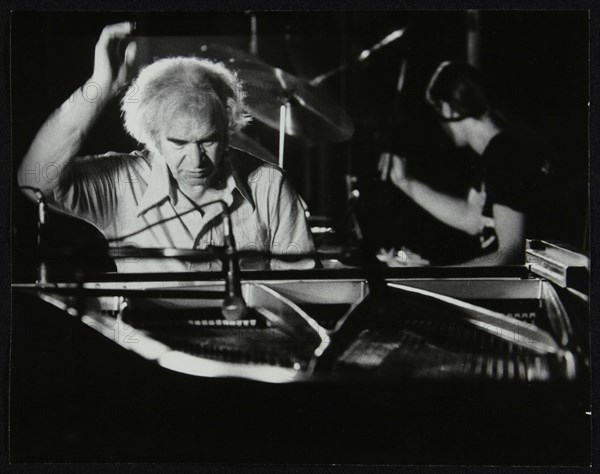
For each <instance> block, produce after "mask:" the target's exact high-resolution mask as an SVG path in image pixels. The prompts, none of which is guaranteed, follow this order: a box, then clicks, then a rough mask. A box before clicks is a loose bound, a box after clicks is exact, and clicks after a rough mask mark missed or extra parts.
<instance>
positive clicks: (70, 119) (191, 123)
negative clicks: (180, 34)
mask: <svg viewBox="0 0 600 474" xmlns="http://www.w3.org/2000/svg"><path fill="white" fill-rule="evenodd" d="M131 31H132V23H128V22H126V23H119V24H115V25H110V26H107V27H105V28H104V30H103V31H102V34H101V35H100V38H99V40H98V42H97V44H96V49H95V60H94V72H93V75H92V77H91V78H90V79H89V81H88V82H87V83H86V86H88V87H93V88H94V89H95V91H96V92H98V94H99V95H98V96H97V97H96V98H95V100H89V99H88V98H86V96H84V93H83V90H84V88H85V87H86V86H83V87H81V88H80V89H78V90H77V91H75V92H74V93H73V95H72V96H71V97H70V98H69V99H68V100H67V101H66V102H65V103H64V104H63V105H62V106H61V107H60V108H59V109H58V110H56V111H55V112H54V113H53V114H52V115H51V116H50V118H49V119H48V120H47V121H46V123H45V124H44V125H43V126H42V128H41V129H40V130H39V131H38V133H37V136H36V137H35V139H34V141H33V143H32V144H31V147H30V148H29V151H28V152H27V155H26V156H25V158H24V160H23V162H22V164H21V166H20V169H19V175H18V178H19V184H20V185H29V186H34V187H37V188H39V189H40V190H41V191H42V192H43V193H44V195H45V196H46V197H47V199H48V200H49V201H50V202H53V203H56V204H58V205H59V206H61V207H63V208H65V209H66V210H68V211H70V212H72V213H74V214H75V215H77V216H80V217H83V218H85V219H87V220H89V221H91V222H92V223H94V224H95V225H96V226H98V227H99V228H100V229H101V230H102V232H103V233H104V235H105V236H106V238H107V239H109V241H111V240H112V241H115V242H114V243H113V245H121V246H135V247H142V248H152V247H163V248H164V247H172V248H183V249H202V248H206V247H209V246H223V245H224V235H223V222H222V218H223V215H222V213H223V210H222V207H221V206H220V205H218V204H212V205H208V206H206V207H203V208H200V206H202V205H204V204H206V203H209V202H210V201H214V200H217V199H218V200H223V201H225V202H226V203H227V205H228V206H229V209H230V211H231V216H232V221H233V233H234V237H235V240H236V243H237V247H238V249H240V250H244V249H253V250H264V251H271V252H273V253H287V254H306V253H309V254H310V253H313V252H314V244H313V240H312V236H311V233H310V230H309V227H308V225H307V222H306V218H305V215H304V210H303V207H302V205H301V203H300V201H299V199H298V196H297V195H296V193H295V191H294V190H293V189H292V187H291V185H290V183H289V182H288V180H287V179H286V178H285V176H284V174H283V172H282V170H281V169H279V168H278V167H276V166H274V165H271V164H269V163H266V162H264V161H262V160H260V159H258V158H256V157H254V156H251V155H249V154H246V153H244V152H242V151H240V150H237V149H234V148H232V147H229V146H228V139H229V137H230V135H232V134H234V133H235V132H237V131H239V130H241V129H242V128H243V127H244V126H245V125H246V124H247V123H248V122H249V120H250V116H249V115H248V113H247V111H246V107H245V104H244V95H243V92H242V85H241V83H240V82H239V81H238V80H237V78H236V76H235V75H234V74H233V73H231V72H230V71H229V70H228V69H226V68H225V67H224V66H222V65H219V64H214V63H212V62H209V61H205V60H200V59H197V58H181V57H178V58H167V59H161V60H158V61H156V62H155V63H153V64H151V65H149V66H147V67H145V68H144V69H142V71H141V72H140V74H139V76H138V78H137V79H136V80H135V81H134V82H133V83H132V85H131V86H130V89H129V90H128V91H127V92H126V93H125V95H124V96H123V99H122V102H121V109H122V112H123V117H124V123H125V128H126V130H127V132H128V133H129V134H130V135H131V136H133V137H134V138H135V139H136V140H137V141H138V142H140V143H141V144H143V145H144V150H143V151H134V152H132V153H126V154H124V153H114V152H110V153H107V154H104V155H100V156H88V157H84V158H76V157H77V154H78V152H79V150H80V147H81V145H82V142H83V141H84V139H85V137H86V135H87V134H88V132H89V131H90V129H91V127H92V126H93V124H94V122H95V120H96V119H97V118H98V116H99V115H100V113H101V112H102V111H103V110H104V108H105V107H106V105H107V103H109V101H110V100H112V99H114V98H115V97H116V96H117V95H118V93H119V91H120V90H121V89H122V88H123V86H124V85H125V84H126V83H127V81H128V79H129V76H130V73H131V69H132V65H133V61H134V58H135V53H136V45H135V43H134V42H129V44H128V45H127V47H126V49H125V50H124V53H122V54H121V55H120V56H119V55H118V53H117V51H118V50H119V45H120V44H123V43H127V42H128V36H129V34H130V33H131ZM121 50H122V49H121ZM49 167H52V171H53V172H52V173H50V172H46V173H43V172H40V170H48V169H49ZM314 265H315V260H314V259H303V260H300V261H296V262H291V263H289V262H288V263H284V262H282V261H279V260H271V261H270V262H269V261H268V260H265V259H263V260H262V261H260V260H259V261H248V260H246V261H244V260H242V262H241V266H242V268H248V267H250V268H269V267H272V268H311V267H313V266H314ZM117 267H118V269H119V271H127V272H146V271H185V270H204V269H207V270H211V269H215V270H218V269H220V263H219V262H216V261H215V262H209V263H201V264H191V263H186V262H179V261H175V260H170V259H169V260H167V259H164V260H161V261H148V260H144V259H140V260H122V261H117Z"/></svg>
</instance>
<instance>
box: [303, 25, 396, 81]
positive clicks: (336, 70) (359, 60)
mask: <svg viewBox="0 0 600 474" xmlns="http://www.w3.org/2000/svg"><path fill="white" fill-rule="evenodd" d="M404 33H406V28H401V29H399V30H396V31H393V32H392V33H390V34H389V35H387V36H386V37H385V38H383V39H382V40H381V41H379V42H377V43H375V44H374V45H373V46H371V47H370V48H369V49H365V50H363V51H362V52H361V53H360V54H359V55H358V57H357V58H355V59H353V60H352V61H346V62H343V63H342V64H340V65H339V66H337V67H336V68H334V69H332V70H331V71H327V72H326V73H324V74H321V75H320V76H317V77H315V78H314V79H312V80H311V81H310V85H311V86H318V85H321V84H322V83H323V82H324V81H326V80H327V79H329V78H330V77H332V76H335V75H336V74H338V73H340V72H342V71H344V70H346V69H348V67H350V66H352V65H354V64H359V63H362V62H364V61H366V60H367V58H369V57H370V56H371V54H372V53H374V52H375V51H377V50H378V49H381V48H383V47H384V46H386V45H388V44H390V43H392V42H393V41H396V40H397V39H399V38H401V37H402V36H404Z"/></svg>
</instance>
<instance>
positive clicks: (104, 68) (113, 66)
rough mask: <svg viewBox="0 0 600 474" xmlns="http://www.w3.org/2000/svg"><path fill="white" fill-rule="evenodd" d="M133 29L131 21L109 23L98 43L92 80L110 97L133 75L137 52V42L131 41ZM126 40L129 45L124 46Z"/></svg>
mask: <svg viewBox="0 0 600 474" xmlns="http://www.w3.org/2000/svg"><path fill="white" fill-rule="evenodd" d="M132 30H133V23H131V22H123V23H116V24H114V25H108V26H106V27H104V29H103V30H102V33H101V34H100V38H99V39H98V42H97V43H96V49H95V54H94V73H93V75H92V78H91V81H92V82H95V83H96V84H98V85H99V86H100V87H101V88H102V93H103V94H107V96H108V97H110V96H113V95H114V94H115V93H116V92H117V91H118V90H119V89H120V88H121V87H123V86H124V85H125V84H126V83H127V81H128V79H129V76H130V75H131V69H132V65H133V62H134V60H135V53H136V44H135V42H133V41H129V35H130V34H131V31H132ZM128 41H129V42H128ZM126 42H128V43H127V46H126V47H123V46H124V44H125V43H126Z"/></svg>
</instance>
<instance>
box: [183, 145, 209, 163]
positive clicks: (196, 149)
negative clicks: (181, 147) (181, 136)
mask: <svg viewBox="0 0 600 474" xmlns="http://www.w3.org/2000/svg"><path fill="white" fill-rule="evenodd" d="M187 155H188V159H189V160H190V162H191V164H192V166H194V167H199V166H200V164H201V163H202V161H203V160H204V159H205V157H206V151H204V147H203V146H202V144H201V143H191V144H190V146H189V148H188V153H187Z"/></svg>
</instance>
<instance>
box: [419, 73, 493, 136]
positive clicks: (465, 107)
mask: <svg viewBox="0 0 600 474" xmlns="http://www.w3.org/2000/svg"><path fill="white" fill-rule="evenodd" d="M425 95H426V99H427V102H428V103H429V104H430V105H431V106H432V107H433V109H434V110H435V112H436V116H437V117H438V119H439V121H440V122H441V123H442V126H443V127H444V130H445V131H446V133H448V134H449V135H450V136H451V137H452V138H453V139H454V141H455V142H456V144H457V145H459V146H462V145H465V144H466V143H465V141H466V138H465V136H464V135H465V134H464V132H465V131H466V130H465V127H470V126H472V124H473V122H474V121H479V120H483V119H485V118H486V117H489V116H490V112H491V109H490V105H489V101H488V98H487V95H486V92H485V88H484V85H483V81H482V78H481V75H480V73H479V71H478V70H477V69H476V68H475V67H473V66H471V65H470V64H467V63H460V62H450V61H444V62H443V63H441V64H440V65H439V66H438V68H437V69H436V71H435V72H434V74H433V76H432V77H431V79H430V81H429V85H428V86H427V90H426V93H425Z"/></svg>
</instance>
